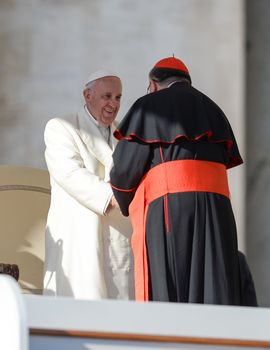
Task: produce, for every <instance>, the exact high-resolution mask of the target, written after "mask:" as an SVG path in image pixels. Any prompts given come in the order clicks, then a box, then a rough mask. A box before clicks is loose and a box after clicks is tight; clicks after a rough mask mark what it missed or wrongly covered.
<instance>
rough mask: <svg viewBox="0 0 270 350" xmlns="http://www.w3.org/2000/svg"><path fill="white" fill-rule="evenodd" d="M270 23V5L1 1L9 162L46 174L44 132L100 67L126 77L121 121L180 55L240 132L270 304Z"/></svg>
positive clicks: (250, 239) (245, 239)
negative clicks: (152, 74)
mask: <svg viewBox="0 0 270 350" xmlns="http://www.w3.org/2000/svg"><path fill="white" fill-rule="evenodd" d="M269 15H270V1H269V0H166V1H164V0H155V1H151V2H150V1H149V2H147V1H145V0H136V1H131V0H57V1H54V0H0V165H16V166H19V165H21V166H26V167H34V168H40V169H46V164H45V160H44V141H43V132H44V127H45V124H46V122H47V121H48V120H49V119H50V118H52V117H56V116H60V115H62V114H65V113H70V112H75V111H77V110H78V109H80V108H81V106H82V104H83V98H82V90H83V86H84V83H85V82H86V80H87V77H88V75H90V73H91V72H93V71H94V70H96V69H99V68H107V69H110V70H113V71H116V72H118V74H119V76H120V77H121V78H122V82H123V98H122V106H121V109H120V112H119V114H118V119H119V120H121V118H122V117H123V115H124V114H125V112H126V111H127V109H128V108H129V106H130V105H131V103H133V102H134V100H135V99H137V98H138V97H139V96H141V95H143V94H145V93H146V89H147V86H148V79H147V74H148V72H149V70H150V69H151V68H152V66H153V64H154V63H155V62H156V61H158V60H159V59H161V58H164V57H167V56H171V55H172V54H174V55H175V56H176V57H179V58H181V59H182V60H183V61H184V62H185V63H186V65H187V66H188V68H189V70H190V73H191V77H192V81H193V86H194V87H196V88H198V89H199V90H201V91H202V92H204V93H205V94H207V95H208V96H209V97H210V98H212V99H213V100H214V101H215V102H216V103H217V104H219V106H220V107H221V108H222V109H223V111H224V112H225V114H226V115H227V117H228V119H229V121H230V123H231V125H232V128H233V130H234V133H235V136H236V139H237V141H238V146H239V149H240V153H241V154H242V157H243V159H244V165H242V166H240V167H237V168H235V169H231V170H230V171H229V180H230V186H231V198H232V203H233V209H234V213H235V217H236V222H237V228H238V241H239V249H240V250H242V251H243V252H245V254H246V256H247V260H248V263H249V265H250V268H251V271H252V273H253V277H254V281H255V285H256V289H257V294H258V301H259V304H260V306H270V293H269V291H270V276H269V270H270V180H269V179H270V156H269V149H270V141H269V133H270V98H269V97H270V96H269V91H270V68H269V55H270V46H269V43H270V40H269V39H270V38H269V37H270V24H269ZM0 260H1V259H0Z"/></svg>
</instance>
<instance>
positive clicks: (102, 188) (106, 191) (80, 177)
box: [44, 119, 112, 215]
mask: <svg viewBox="0 0 270 350" xmlns="http://www.w3.org/2000/svg"><path fill="white" fill-rule="evenodd" d="M44 140H45V145H46V150H45V159H46V162H47V166H48V170H49V173H50V176H51V177H52V178H53V179H54V181H56V182H57V183H58V184H59V186H61V187H62V188H63V189H64V190H65V191H66V192H67V193H68V194H69V195H71V196H72V197H73V198H74V199H76V200H77V201H78V202H79V203H80V204H82V205H83V206H85V207H86V208H88V209H90V210H92V211H94V212H96V213H97V214H100V215H104V214H105V212H106V209H107V206H108V203H109V201H110V199H111V197H112V189H111V186H110V184H109V183H107V182H105V181H103V180H102V179H100V178H99V177H98V176H97V175H96V174H94V173H91V172H90V171H89V170H88V169H86V168H85V165H84V162H83V159H82V158H81V155H80V152H79V149H78V146H77V144H76V142H75V140H74V137H73V136H72V134H71V132H70V130H68V129H67V128H66V127H65V125H64V124H63V123H62V122H61V121H60V120H59V119H51V120H50V121H49V122H48V123H47V125H46V128H45V133H44Z"/></svg>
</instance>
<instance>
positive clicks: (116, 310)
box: [24, 295, 270, 350]
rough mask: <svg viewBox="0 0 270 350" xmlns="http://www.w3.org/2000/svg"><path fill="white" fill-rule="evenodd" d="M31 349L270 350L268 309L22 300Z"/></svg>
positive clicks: (52, 299) (47, 298)
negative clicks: (26, 315) (24, 304)
mask: <svg viewBox="0 0 270 350" xmlns="http://www.w3.org/2000/svg"><path fill="white" fill-rule="evenodd" d="M24 298H25V302H26V306H27V310H28V314H29V329H30V349H31V350H36V349H38V350H47V349H50V350H56V349H57V350H86V349H87V350H90V349H91V350H130V349H132V350H137V349H138V350H139V349H144V350H145V349H158V350H163V349H164V350H165V349H223V350H224V349H230V350H232V349H238V350H239V349H240V348H241V349H249V350H250V349H260V348H270V309H266V308H252V307H232V306H214V305H195V304H174V303H153V302H152V303H136V302H127V301H109V300H106V301H83V300H80V301H79V300H73V299H69V298H54V297H42V296H30V295H25V296H24Z"/></svg>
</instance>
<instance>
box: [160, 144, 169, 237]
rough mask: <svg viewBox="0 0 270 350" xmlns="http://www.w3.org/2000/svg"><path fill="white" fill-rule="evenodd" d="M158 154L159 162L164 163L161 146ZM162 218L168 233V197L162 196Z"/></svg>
mask: <svg viewBox="0 0 270 350" xmlns="http://www.w3.org/2000/svg"><path fill="white" fill-rule="evenodd" d="M159 153H160V158H161V162H162V163H164V154H163V150H162V147H161V145H160V146H159ZM164 218H165V225H166V232H167V233H169V231H170V220H169V205H168V195H167V194H165V195H164Z"/></svg>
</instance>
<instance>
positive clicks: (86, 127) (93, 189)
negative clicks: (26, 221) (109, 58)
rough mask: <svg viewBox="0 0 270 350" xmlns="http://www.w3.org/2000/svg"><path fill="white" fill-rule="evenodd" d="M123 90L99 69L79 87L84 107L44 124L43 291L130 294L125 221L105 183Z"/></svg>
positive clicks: (85, 295)
mask: <svg viewBox="0 0 270 350" xmlns="http://www.w3.org/2000/svg"><path fill="white" fill-rule="evenodd" d="M121 94H122V85H121V80H120V79H119V77H117V76H116V75H115V74H113V73H111V72H107V71H104V70H101V71H97V72H95V73H94V74H92V75H91V77H90V78H89V79H88V81H87V83H86V85H85V88H84V91H83V95H84V99H85V106H84V108H82V110H81V111H79V112H78V113H75V114H70V115H67V116H65V117H60V118H54V119H51V120H49V121H48V123H47V125H46V128H45V134H44V139H45V144H46V150H45V158H46V163H47V166H48V170H49V173H50V181H51V204H50V209H49V213H48V219H47V225H46V244H45V271H44V290H43V294H45V295H55V296H69V297H73V298H76V299H104V298H113V299H133V298H134V282H133V256H132V252H131V248H130V236H131V225H130V222H129V219H128V218H125V217H124V216H122V214H121V212H120V210H119V207H118V204H117V202H116V201H115V198H114V196H113V193H112V189H111V186H110V184H109V172H110V169H111V167H112V152H113V150H114V148H115V143H116V140H115V139H114V138H113V137H112V134H113V132H114V130H115V128H116V125H115V118H116V115H117V112H118V110H119V107H120V100H121Z"/></svg>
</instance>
